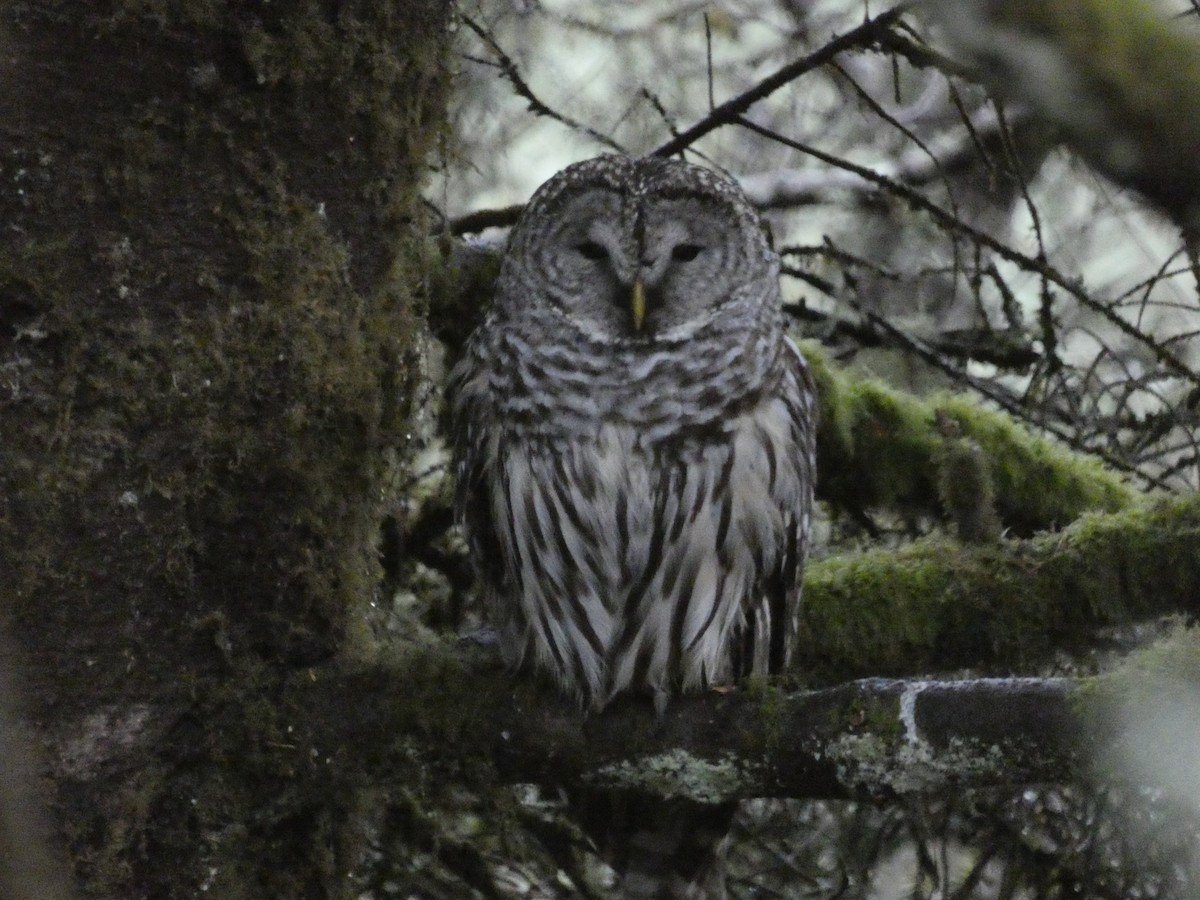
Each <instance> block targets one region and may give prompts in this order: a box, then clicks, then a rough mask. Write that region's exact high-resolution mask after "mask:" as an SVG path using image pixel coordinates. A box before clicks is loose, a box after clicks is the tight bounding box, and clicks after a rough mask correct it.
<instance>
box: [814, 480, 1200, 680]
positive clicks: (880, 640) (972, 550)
mask: <svg viewBox="0 0 1200 900" xmlns="http://www.w3.org/2000/svg"><path fill="white" fill-rule="evenodd" d="M804 590H805V606H804V626H803V628H802V641H803V646H802V649H801V657H802V663H801V665H802V668H804V669H806V670H808V671H811V672H816V673H819V675H820V676H822V677H824V678H830V679H841V678H849V677H857V676H860V675H865V674H872V675H887V674H901V673H912V672H920V671H933V670H947V669H953V668H956V667H959V666H985V667H991V668H993V669H996V670H1002V671H1013V670H1017V671H1019V670H1021V669H1022V668H1024V667H1027V666H1029V665H1031V664H1032V663H1033V662H1035V661H1037V660H1040V659H1044V658H1046V657H1047V656H1048V655H1049V654H1050V653H1051V652H1052V650H1053V649H1055V648H1070V647H1072V646H1078V645H1079V643H1080V642H1081V641H1084V640H1086V639H1087V638H1088V637H1089V636H1091V635H1092V634H1094V633H1095V632H1096V630H1097V629H1100V628H1103V627H1105V626H1111V625H1114V624H1120V623H1126V622H1130V621H1134V620H1137V619H1140V618H1146V617H1150V616H1156V615H1162V614H1165V613H1171V612H1191V613H1194V612H1195V611H1196V610H1197V609H1198V608H1200V497H1197V496H1195V495H1189V496H1183V497H1173V498H1162V499H1160V500H1157V501H1155V502H1147V503H1146V504H1145V505H1139V506H1136V507H1132V508H1130V509H1128V510H1126V511H1124V512H1119V513H1114V514H1108V515H1103V514H1098V513H1093V514H1088V515H1085V516H1083V517H1082V518H1080V519H1079V521H1077V522H1076V523H1074V524H1073V525H1071V526H1070V527H1069V528H1067V529H1065V530H1064V531H1062V532H1061V533H1057V534H1045V535H1040V536H1038V537H1036V538H1033V539H1031V540H1028V541H1021V542H1016V541H1012V542H1005V543H1001V544H996V545H992V546H966V545H962V544H959V543H957V542H954V541H950V540H937V539H929V540H923V541H918V542H916V543H914V544H912V545H910V546H907V547H904V548H902V549H899V550H876V551H871V552H865V553H860V554H849V555H844V556H838V557H833V558H830V559H825V560H820V561H818V562H815V563H813V564H811V565H810V566H809V569H808V572H807V575H806V578H805V588H804Z"/></svg>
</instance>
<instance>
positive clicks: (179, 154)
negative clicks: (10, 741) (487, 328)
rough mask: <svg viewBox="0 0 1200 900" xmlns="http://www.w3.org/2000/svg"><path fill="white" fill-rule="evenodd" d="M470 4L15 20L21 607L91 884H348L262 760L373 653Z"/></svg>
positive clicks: (12, 260) (1, 581)
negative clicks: (393, 484) (435, 196)
mask: <svg viewBox="0 0 1200 900" xmlns="http://www.w3.org/2000/svg"><path fill="white" fill-rule="evenodd" d="M447 16H448V8H447V5H446V4H444V3H441V2H437V0H416V2H405V3H400V4H392V3H379V2H375V3H372V2H350V3H329V2H315V0H309V2H299V3H276V4H266V3H241V2H220V0H216V2H195V3H190V2H189V3H180V4H157V3H149V2H138V0H108V2H102V3H80V2H48V3H10V4H6V5H5V7H4V9H3V12H2V13H0V148H2V150H3V153H2V155H0V227H2V233H3V237H2V238H0V372H3V376H4V377H3V390H2V391H0V435H2V438H0V560H2V571H3V576H2V578H0V611H2V612H3V618H4V619H5V622H4V625H5V627H6V628H7V629H8V630H10V631H11V633H12V635H13V636H14V638H15V642H16V643H17V644H18V645H19V647H20V649H19V651H18V655H19V656H20V660H19V662H20V664H21V667H22V669H23V671H24V673H25V683H26V684H25V686H26V690H25V694H26V696H27V700H28V707H29V716H30V718H31V719H32V721H33V722H34V723H35V724H36V726H37V728H38V729H39V730H40V732H41V735H42V736H43V737H44V739H45V741H46V742H47V743H48V744H50V745H51V747H52V751H51V752H50V753H49V754H47V756H48V757H49V758H52V759H54V760H55V761H56V762H55V765H56V767H57V770H56V772H55V774H56V775H57V778H56V784H57V793H56V794H55V795H54V796H52V797H50V798H49V799H50V800H51V803H52V806H53V807H54V808H55V812H56V813H57V816H58V819H59V821H60V823H61V825H62V828H63V830H64V832H65V834H66V836H67V837H66V839H67V843H68V844H69V847H68V850H69V852H70V854H71V856H72V858H73V860H74V861H75V864H76V874H77V876H78V877H79V879H80V880H81V882H82V883H83V884H84V885H85V887H86V889H87V891H88V892H89V893H94V894H97V895H104V896H127V897H133V896H190V895H192V894H193V893H194V892H195V891H197V890H199V889H200V888H201V887H204V888H206V889H213V890H216V894H217V895H219V896H246V897H266V896H316V895H330V894H333V895H337V893H338V890H340V889H337V888H335V887H333V886H334V885H336V884H338V879H339V877H341V876H339V874H338V871H339V868H340V867H341V866H342V863H343V860H342V859H341V855H344V853H345V847H344V846H342V845H341V843H340V838H339V827H340V825H339V818H338V814H337V813H336V812H334V809H333V807H334V806H335V805H336V804H335V803H333V802H330V803H326V802H325V801H326V800H330V798H329V797H326V796H322V795H321V794H320V792H316V794H315V795H314V796H311V797H309V798H308V799H307V800H306V801H305V805H299V804H298V803H292V802H291V801H290V799H289V797H290V796H291V795H289V793H288V787H287V786H288V785H289V784H295V783H297V781H303V778H304V774H305V773H304V772H303V771H299V772H297V771H288V770H287V767H277V768H276V769H273V768H272V766H273V765H274V763H264V762H263V760H262V759H257V758H256V757H255V754H256V753H257V752H259V751H260V750H261V748H262V746H264V745H265V744H264V741H266V739H265V738H263V735H264V734H268V733H270V732H271V730H272V729H273V728H274V727H275V726H276V724H277V723H276V722H274V721H273V720H272V721H264V719H271V717H272V716H274V715H277V714H279V711H278V710H276V709H274V707H273V706H272V701H271V700H270V697H271V692H272V690H273V687H272V685H273V684H274V682H275V680H276V679H278V678H279V677H281V676H280V674H279V673H286V672H288V671H292V672H296V671H301V672H302V671H303V670H304V667H307V666H309V665H312V664H315V663H317V662H319V661H324V660H329V659H331V658H336V657H338V656H347V655H348V656H354V655H356V654H360V653H361V651H362V650H363V648H364V647H365V646H367V644H368V642H369V641H368V638H369V631H368V628H369V619H368V617H367V610H368V608H369V603H370V600H371V597H372V592H373V591H374V590H375V589H376V587H377V583H378V580H379V572H378V569H379V565H378V561H377V555H378V548H377V544H378V541H377V529H378V526H379V523H380V521H381V520H382V517H383V508H382V507H383V504H384V503H385V502H386V494H387V490H386V482H387V478H388V474H389V472H388V459H389V451H390V450H393V449H394V448H395V447H396V446H397V445H398V443H399V442H400V440H401V439H402V435H403V433H404V427H403V426H404V422H405V417H406V414H407V409H406V405H407V398H406V394H405V389H404V385H405V384H406V369H405V366H406V362H405V360H406V359H407V354H408V353H409V351H410V350H411V340H412V335H413V334H414V323H415V322H416V321H417V315H418V314H419V311H414V302H415V297H414V291H413V287H412V286H413V285H416V284H420V282H421V274H420V272H419V271H418V269H419V268H420V261H419V253H417V252H415V250H414V249H413V248H415V247H416V246H418V245H419V243H420V242H419V240H418V238H419V235H420V233H421V231H422V230H423V226H422V225H421V224H420V216H419V209H420V206H419V202H418V200H417V198H416V195H415V187H416V186H417V184H418V182H419V180H420V178H421V175H422V171H423V166H424V161H425V158H426V156H427V153H428V151H429V150H430V148H431V147H432V146H433V145H434V143H435V142H436V140H437V138H438V136H439V134H440V133H441V120H442V116H443V114H444V98H445V72H446V67H445V47H446V41H447V38H446V34H447V28H446V25H447ZM247 692H249V694H248V693H247ZM254 696H261V698H262V703H261V707H262V709H263V710H264V713H263V716H262V717H256V716H255V715H253V714H251V713H246V714H245V715H243V716H242V717H241V720H240V722H241V724H236V721H235V724H233V725H231V724H230V721H231V718H230V717H228V716H226V717H225V718H224V719H223V720H222V722H223V724H222V729H223V731H222V734H221V735H220V740H221V742H222V743H220V746H221V747H223V748H225V749H224V750H223V751H221V752H219V753H218V752H214V751H213V750H212V748H213V747H214V746H216V745H215V744H214V740H215V738H214V735H213V734H212V733H211V731H210V730H209V729H210V726H211V724H212V722H211V720H209V719H208V718H207V714H206V713H205V712H204V711H205V710H208V711H214V710H221V709H225V708H226V706H227V705H228V704H233V703H236V704H237V706H238V708H239V709H246V710H252V709H254V708H255V707H254V702H253V698H254ZM184 709H187V710H190V712H188V713H187V714H186V715H182V717H181V716H180V714H179V711H181V710H184ZM234 719H235V720H236V717H234ZM201 736H203V737H201ZM255 766H257V769H256V768H255ZM336 799H337V798H333V800H336ZM270 804H275V806H274V808H271V806H270ZM218 834H224V835H226V837H227V840H225V841H224V843H221V841H218V840H217V838H216V837H214V835H218ZM218 845H219V846H218ZM222 848H224V849H222Z"/></svg>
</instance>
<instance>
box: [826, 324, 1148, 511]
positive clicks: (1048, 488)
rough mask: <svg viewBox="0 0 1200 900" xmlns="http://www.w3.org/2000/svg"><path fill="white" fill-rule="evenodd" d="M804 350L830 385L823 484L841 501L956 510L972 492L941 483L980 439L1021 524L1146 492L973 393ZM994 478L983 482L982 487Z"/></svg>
mask: <svg viewBox="0 0 1200 900" xmlns="http://www.w3.org/2000/svg"><path fill="white" fill-rule="evenodd" d="M804 353H805V356H806V357H808V360H809V363H810V365H811V366H812V368H813V374H814V376H815V378H816V381H817V386H818V390H819V392H820V395H821V425H820V431H819V432H818V447H817V460H818V469H819V471H818V482H817V489H818V492H819V494H820V496H821V497H822V498H823V499H825V500H827V501H828V502H829V503H830V504H831V506H832V507H833V508H834V510H843V511H848V512H850V513H851V514H854V515H858V514H861V513H863V512H866V511H868V510H870V509H872V508H879V507H883V508H890V509H893V510H896V511H898V512H899V513H901V514H902V515H905V516H909V517H913V518H916V517H919V516H922V515H933V516H936V517H939V518H940V517H943V516H946V515H947V514H952V513H953V508H955V507H961V506H962V505H963V504H966V503H970V502H971V498H959V499H958V500H956V501H955V502H954V503H952V504H949V506H950V507H951V508H947V507H946V506H943V504H942V503H940V502H939V497H942V499H943V501H944V499H945V498H944V496H943V494H944V492H940V491H939V483H940V482H944V481H945V480H946V479H947V478H953V477H954V473H953V472H944V471H943V469H944V468H945V467H946V466H948V465H949V466H953V465H955V464H956V461H960V460H961V458H962V454H961V453H959V452H956V450H955V447H956V446H957V445H958V444H959V443H960V442H963V441H966V442H968V443H969V445H970V446H971V447H972V448H977V449H973V450H972V453H973V454H975V455H977V456H978V458H979V460H980V462H981V464H986V468H987V471H988V473H989V478H990V481H991V485H992V488H993V496H994V499H995V509H996V513H997V514H998V516H999V518H1000V523H1001V524H1002V525H1003V526H1004V527H1005V528H1007V529H1009V530H1011V531H1012V532H1014V533H1016V534H1019V535H1029V534H1033V533H1035V532H1037V531H1041V530H1044V529H1047V528H1057V527H1061V526H1063V525H1066V524H1068V523H1069V522H1071V521H1073V520H1074V519H1076V518H1078V516H1079V515H1081V514H1082V513H1083V512H1085V511H1087V510H1104V511H1115V510H1118V509H1123V508H1125V507H1126V506H1128V505H1129V504H1131V503H1136V502H1138V498H1139V496H1140V495H1139V494H1138V492H1137V491H1135V490H1133V489H1132V488H1131V487H1130V486H1129V485H1127V484H1125V483H1124V482H1123V481H1122V480H1121V479H1120V478H1118V477H1117V476H1116V475H1114V474H1113V473H1111V472H1109V471H1108V470H1106V469H1105V468H1104V467H1103V466H1101V465H1100V464H1099V463H1097V462H1096V461H1095V460H1094V459H1091V458H1089V457H1086V456H1082V455H1080V454H1075V453H1072V452H1070V451H1068V450H1065V449H1064V448H1062V447H1061V446H1059V445H1057V444H1056V443H1055V442H1054V441H1052V440H1050V439H1048V438H1045V437H1039V436H1037V435H1034V434H1033V433H1031V432H1030V431H1029V430H1028V429H1027V428H1025V427H1024V426H1022V425H1020V424H1019V423H1017V422H1016V421H1014V420H1013V419H1012V418H1011V417H1010V416H1008V415H1005V414H1004V413H1000V412H996V411H994V410H990V409H988V408H986V407H984V406H982V405H981V404H980V403H979V402H977V401H975V400H973V399H971V398H969V397H965V396H962V395H957V394H937V395H934V396H933V397H931V398H928V399H919V398H916V397H912V396H908V395H906V394H903V393H901V392H899V391H896V390H893V389H892V388H889V387H887V386H886V385H884V384H883V383H882V382H879V381H876V380H874V379H871V378H861V377H856V376H853V375H850V374H848V373H845V372H840V371H837V370H835V369H834V368H832V367H831V366H830V364H829V362H828V360H827V359H826V358H825V355H824V353H823V352H822V351H821V349H820V348H819V347H816V346H813V345H810V344H805V346H804ZM985 487H986V486H985V485H984V484H982V483H981V484H980V491H981V492H982V491H984V489H985ZM985 500H986V498H984V497H983V496H980V497H977V498H975V501H977V502H978V503H979V504H984V503H985Z"/></svg>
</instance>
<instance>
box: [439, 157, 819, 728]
mask: <svg viewBox="0 0 1200 900" xmlns="http://www.w3.org/2000/svg"><path fill="white" fill-rule="evenodd" d="M449 396H450V413H451V423H452V426H451V430H452V439H453V453H454V458H455V462H456V471H457V478H458V502H457V509H458V516H459V519H460V521H461V523H462V526H463V528H464V530H465V533H466V536H467V540H468V545H469V547H470V554H471V557H472V561H473V564H474V566H475V568H476V571H477V574H478V576H479V578H480V581H481V584H482V587H483V591H484V593H485V596H486V599H487V603H488V606H489V608H490V610H491V613H492V616H493V621H494V624H495V626H496V628H497V631H498V633H499V636H500V644H501V647H502V649H503V651H504V654H505V655H506V657H507V658H508V660H509V661H510V662H511V663H512V664H513V665H516V666H519V667H525V668H529V669H533V670H537V671H541V672H544V673H547V674H549V675H550V676H551V677H552V678H553V679H554V680H555V681H556V682H557V683H558V685H559V686H560V687H561V689H562V690H563V691H564V692H566V693H567V694H569V695H571V696H574V697H577V698H578V699H579V700H580V702H581V703H582V704H583V705H584V706H585V707H587V708H588V709H591V710H599V709H601V708H602V707H604V706H605V704H607V703H608V702H609V701H610V700H611V699H612V698H613V697H614V696H616V695H618V694H620V693H622V692H633V693H642V694H647V695H649V696H650V697H652V698H653V699H654V701H655V703H656V705H657V706H658V708H659V709H660V711H661V710H662V709H663V707H664V705H665V704H666V702H667V699H668V698H669V697H671V696H672V695H674V694H678V693H681V692H687V691H697V690H702V689H704V688H706V687H708V686H712V685H724V684H730V683H732V682H734V681H736V680H737V679H739V678H741V677H743V676H745V675H748V674H765V673H769V672H775V671H778V670H780V669H781V668H783V667H784V666H785V665H786V664H787V661H788V657H789V654H790V652H791V649H792V644H793V641H794V637H795V633H796V628H797V618H798V609H799V603H800V580H801V572H802V569H803V566H804V559H805V555H806V551H807V548H808V543H809V529H810V517H811V515H810V514H811V507H812V497H813V481H814V474H815V471H816V466H815V460H814V430H815V416H816V395H815V390H814V386H813V382H812V379H811V376H810V374H809V372H808V368H807V365H806V364H805V361H804V359H803V357H802V356H801V354H800V352H799V350H798V349H797V347H796V346H795V344H793V343H792V341H791V340H790V339H789V338H788V337H787V336H786V334H785V333H784V323H783V315H782V312H781V309H780V293H779V259H778V257H777V255H776V254H775V253H774V251H773V250H772V248H771V246H770V243H769V241H768V240H767V237H766V233H765V231H764V228H763V227H762V223H761V221H760V219H759V217H758V215H757V214H756V212H755V211H754V209H753V208H752V207H751V206H750V205H749V203H748V202H747V201H746V199H745V197H744V196H743V195H742V193H741V191H740V190H739V189H738V188H737V186H736V185H734V184H733V183H732V182H731V181H729V180H728V179H726V178H725V177H723V176H721V175H718V174H716V173H714V172H712V171H709V170H707V169H704V168H701V167H698V166H694V165H690V164H688V163H685V162H681V161H677V160H669V159H659V158H640V159H635V158H629V157H625V156H601V157H599V158H596V159H592V160H588V161H586V162H582V163H578V164H576V165H573V166H570V167H568V168H567V169H565V170H563V171H562V172H560V173H559V174H557V175H555V176H554V177H553V178H551V179H550V180H549V181H548V182H546V183H545V184H544V185H543V186H542V187H541V188H539V189H538V191H537V192H536V193H535V194H534V196H533V198H532V199H531V200H530V202H529V204H528V205H527V206H526V208H525V210H524V212H523V214H522V216H521V218H520V220H519V221H518V223H517V224H516V225H515V226H514V228H513V230H512V233H511V235H510V237H509V242H508V248H507V251H506V254H505V257H504V261H503V263H502V267H501V271H500V274H499V278H498V281H497V284H496V291H495V297H494V300H493V303H492V307H491V309H490V311H489V313H488V315H487V317H486V319H485V321H484V322H483V324H482V325H481V326H480V327H479V328H478V329H477V330H476V331H475V333H474V334H473V335H472V337H471V339H470V340H469V341H468V344H467V348H466V352H465V355H464V358H463V359H462V361H461V362H460V363H459V364H458V365H457V366H456V367H455V369H454V371H453V372H452V374H451V378H450V385H449Z"/></svg>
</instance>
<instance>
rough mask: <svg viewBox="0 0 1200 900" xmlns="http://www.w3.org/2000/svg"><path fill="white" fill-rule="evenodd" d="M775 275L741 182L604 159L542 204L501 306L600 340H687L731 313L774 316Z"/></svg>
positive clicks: (505, 280)
mask: <svg viewBox="0 0 1200 900" xmlns="http://www.w3.org/2000/svg"><path fill="white" fill-rule="evenodd" d="M778 275H779V263H778V258H777V257H776V256H775V254H774V252H773V251H772V250H771V248H770V246H769V244H768V242H767V239H766V236H765V233H764V231H763V228H762V223H761V221H760V219H759V217H758V215H757V213H756V212H755V211H754V209H753V207H751V206H750V204H749V203H748V202H747V200H746V198H745V197H744V196H743V194H742V192H741V190H740V189H739V188H738V187H737V186H736V185H735V184H734V183H733V182H731V181H729V180H728V179H727V178H725V177H723V176H721V175H718V174H717V173H715V172H712V171H710V170H708V169H704V168H701V167H699V166H694V165H691V164H689V163H685V162H682V161H679V160H674V159H659V158H654V157H646V158H640V159H635V158H631V157H626V156H601V157H597V158H596V159H591V160H587V161H585V162H581V163H576V164H575V165H572V166H569V167H568V168H566V169H564V170H563V171H561V172H559V173H558V174H557V175H555V176H554V177H553V178H551V179H550V180H549V181H547V182H546V183H545V184H544V185H542V186H541V187H540V188H539V189H538V190H537V192H536V193H535V194H534V195H533V198H532V199H531V200H530V202H529V204H528V205H527V206H526V208H525V211H524V213H523V214H522V216H521V219H520V221H519V222H518V223H517V224H516V226H514V228H513V232H512V234H511V236H510V238H509V246H508V252H507V254H506V257H505V263H504V267H503V268H502V271H501V275H500V279H501V283H500V290H499V292H498V296H497V302H498V303H507V304H510V305H517V306H525V307H527V308H528V307H544V308H546V309H549V310H552V311H555V312H557V313H559V314H561V315H562V316H564V317H566V318H568V319H569V320H570V321H571V323H572V324H573V325H574V326H575V327H577V328H579V329H580V330H582V331H583V332H584V333H586V334H587V335H588V336H589V337H590V338H593V339H599V340H605V341H616V342H633V343H637V342H645V343H654V342H657V341H663V340H686V339H687V338H688V337H690V336H691V335H692V334H693V333H694V332H695V331H696V330H697V329H699V328H701V327H703V326H705V325H706V324H709V323H711V322H713V320H714V319H717V318H719V317H720V316H721V315H722V314H724V313H728V312H731V311H743V312H745V311H747V310H746V309H745V308H746V307H747V306H748V305H753V304H757V305H759V306H761V305H762V304H764V303H774V304H775V306H776V307H777V306H778V302H779V301H778V296H779V295H778ZM514 311H515V310H514Z"/></svg>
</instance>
